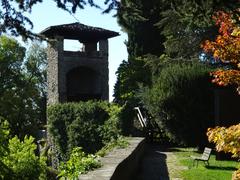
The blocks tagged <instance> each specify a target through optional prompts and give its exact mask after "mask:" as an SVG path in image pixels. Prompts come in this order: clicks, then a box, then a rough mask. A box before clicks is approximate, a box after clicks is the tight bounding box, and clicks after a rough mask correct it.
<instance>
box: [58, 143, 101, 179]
mask: <svg viewBox="0 0 240 180" xmlns="http://www.w3.org/2000/svg"><path fill="white" fill-rule="evenodd" d="M96 158H97V156H94V155H92V154H88V155H87V154H85V153H84V152H83V150H82V148H81V147H75V148H73V150H72V152H71V154H70V159H69V160H68V161H67V162H66V163H64V162H62V163H61V165H60V174H59V177H62V178H67V179H73V180H74V179H78V176H79V174H85V173H87V172H88V171H90V170H93V169H95V168H98V167H100V166H101V164H100V162H99V161H97V160H96Z"/></svg>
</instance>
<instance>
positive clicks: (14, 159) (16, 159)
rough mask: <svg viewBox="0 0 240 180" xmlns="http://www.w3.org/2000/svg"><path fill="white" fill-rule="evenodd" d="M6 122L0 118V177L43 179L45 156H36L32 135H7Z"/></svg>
mask: <svg viewBox="0 0 240 180" xmlns="http://www.w3.org/2000/svg"><path fill="white" fill-rule="evenodd" d="M9 132H10V131H9V128H8V122H7V121H6V120H3V119H2V118H1V119H0V168H1V171H0V178H1V179H13V180H14V179H16V180H17V179H39V178H40V179H45V174H46V158H45V157H44V156H40V157H38V156H36V155H35V151H36V148H37V146H36V145H35V144H34V138H33V137H31V136H30V137H27V136H25V137H24V140H23V141H20V140H19V138H18V137H17V136H15V137H14V138H10V137H9Z"/></svg>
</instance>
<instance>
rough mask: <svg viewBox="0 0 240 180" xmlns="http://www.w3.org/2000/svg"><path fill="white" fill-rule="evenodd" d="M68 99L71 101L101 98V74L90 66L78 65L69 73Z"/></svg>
mask: <svg viewBox="0 0 240 180" xmlns="http://www.w3.org/2000/svg"><path fill="white" fill-rule="evenodd" d="M66 79H67V100H68V101H70V102H78V101H88V100H93V99H97V100H99V99H101V83H100V75H99V73H97V72H96V71H94V70H93V69H90V68H88V67H77V68H74V69H72V70H71V71H69V72H68V73H67V77H66Z"/></svg>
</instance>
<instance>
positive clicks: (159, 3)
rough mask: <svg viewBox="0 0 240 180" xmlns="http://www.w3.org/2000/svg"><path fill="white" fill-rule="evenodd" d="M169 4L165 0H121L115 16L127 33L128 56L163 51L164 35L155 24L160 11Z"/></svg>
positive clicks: (157, 53) (159, 16)
mask: <svg viewBox="0 0 240 180" xmlns="http://www.w3.org/2000/svg"><path fill="white" fill-rule="evenodd" d="M168 6H169V3H168V1H165V0H149V1H144V0H122V1H121V4H120V7H119V9H118V13H117V18H118V22H119V24H120V26H121V27H122V28H123V30H124V31H125V32H126V33H127V34H128V41H127V48H128V53H129V57H137V56H141V55H144V54H149V53H150V54H154V55H160V54H161V53H163V51H164V47H163V42H164V40H165V38H164V36H163V35H162V34H161V29H159V28H158V27H157V26H155V24H156V23H157V22H159V20H160V19H161V12H162V11H163V10H166V9H167V8H168Z"/></svg>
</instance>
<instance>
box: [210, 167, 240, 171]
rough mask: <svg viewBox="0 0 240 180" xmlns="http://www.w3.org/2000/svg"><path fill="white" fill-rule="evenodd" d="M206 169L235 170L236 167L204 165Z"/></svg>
mask: <svg viewBox="0 0 240 180" xmlns="http://www.w3.org/2000/svg"><path fill="white" fill-rule="evenodd" d="M206 168H207V169H213V170H225V171H236V170H237V168H236V167H227V166H206Z"/></svg>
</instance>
